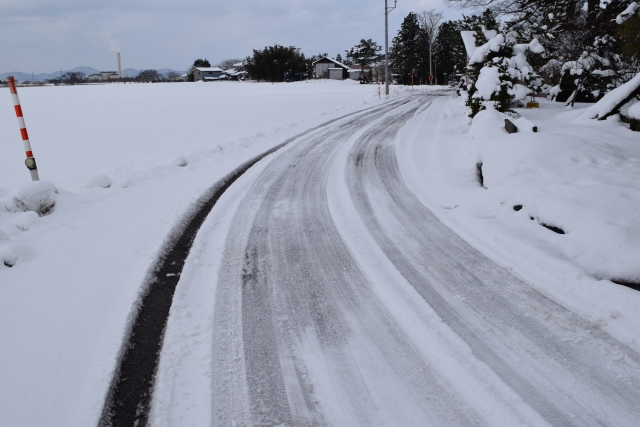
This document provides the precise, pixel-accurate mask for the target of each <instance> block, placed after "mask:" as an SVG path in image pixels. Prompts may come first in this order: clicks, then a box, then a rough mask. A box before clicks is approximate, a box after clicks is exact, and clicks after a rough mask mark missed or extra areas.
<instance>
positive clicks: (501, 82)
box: [467, 34, 544, 117]
mask: <svg viewBox="0 0 640 427" xmlns="http://www.w3.org/2000/svg"><path fill="white" fill-rule="evenodd" d="M543 52H544V48H543V47H542V45H541V44H540V43H539V42H538V40H536V39H534V40H532V41H531V42H530V43H526V44H525V43H520V44H515V45H510V44H509V43H507V42H506V40H505V36H504V35H503V34H498V35H497V36H496V37H494V38H493V39H491V40H489V41H488V42H487V43H485V44H483V45H482V46H480V47H478V48H477V49H476V51H475V52H474V54H473V56H472V57H471V59H470V60H469V69H470V71H471V73H472V75H477V78H474V79H473V83H472V85H471V87H470V88H469V91H468V98H467V105H468V106H469V107H470V108H471V114H470V116H471V117H473V116H475V115H476V114H477V113H478V112H479V111H481V110H483V109H485V108H486V106H487V105H490V106H492V107H494V108H495V109H496V110H498V111H500V112H503V113H509V112H512V110H511V101H512V100H513V99H514V98H516V97H518V98H523V97H524V96H526V95H527V93H530V92H537V91H539V87H540V86H541V84H542V81H541V79H540V76H538V74H537V73H536V72H535V71H534V70H533V68H532V67H531V65H530V64H529V62H528V60H527V55H528V54H532V55H541V54H542V53H543ZM518 83H524V85H526V86H527V87H528V89H527V88H525V86H522V85H519V84H518Z"/></svg>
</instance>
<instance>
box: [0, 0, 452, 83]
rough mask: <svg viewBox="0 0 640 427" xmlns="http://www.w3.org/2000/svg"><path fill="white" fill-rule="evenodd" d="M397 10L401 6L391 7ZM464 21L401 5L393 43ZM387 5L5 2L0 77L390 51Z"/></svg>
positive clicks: (254, 0)
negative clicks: (285, 51)
mask: <svg viewBox="0 0 640 427" xmlns="http://www.w3.org/2000/svg"><path fill="white" fill-rule="evenodd" d="M389 3H390V4H391V3H392V1H391V0H390V2H389ZM432 8H434V9H437V10H441V11H443V12H444V13H445V16H446V18H448V19H457V18H458V17H459V16H460V15H461V12H460V11H457V10H454V9H448V8H447V7H446V6H445V5H444V2H443V0H401V1H400V2H398V8H397V9H396V10H395V11H393V12H392V13H391V14H390V15H389V42H391V38H393V36H394V35H395V34H396V33H397V31H398V29H399V28H400V23H401V22H402V19H403V18H404V16H406V15H407V14H408V13H409V12H412V11H413V12H417V11H421V10H425V9H432ZM383 10H384V0H231V1H226V2H225V1H221V0H213V1H212V0H104V1H95V0H91V1H90V0H0V40H2V42H1V43H0V73H2V72H10V71H22V72H35V73H42V72H53V71H55V70H60V69H65V70H66V69H70V68H73V67H76V66H89V67H93V68H97V69H100V70H114V69H116V68H117V66H116V59H115V54H114V53H112V52H114V51H116V50H117V49H120V50H121V52H122V67H123V68H135V69H142V68H173V69H177V70H185V69H186V68H187V67H188V66H189V65H191V64H192V63H193V61H194V60H195V59H197V58H207V59H209V61H210V62H211V64H212V65H215V64H217V63H219V62H220V61H222V60H224V59H228V58H244V57H246V56H248V55H250V54H251V51H252V49H260V48H263V47H264V46H267V45H272V44H274V43H278V44H281V45H285V46H296V47H299V48H301V49H302V52H304V53H305V54H307V55H312V54H316V53H319V52H327V53H329V55H331V56H335V55H336V54H337V53H340V54H342V55H343V56H344V50H345V49H348V48H350V47H351V46H353V45H355V44H357V43H358V41H359V40H360V39H362V38H367V39H368V38H372V39H374V41H376V42H378V43H379V44H381V45H382V44H383V43H384V15H383Z"/></svg>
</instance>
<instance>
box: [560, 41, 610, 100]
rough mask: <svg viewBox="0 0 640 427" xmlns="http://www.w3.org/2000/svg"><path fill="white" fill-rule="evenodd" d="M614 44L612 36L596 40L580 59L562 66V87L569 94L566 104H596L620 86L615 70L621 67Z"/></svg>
mask: <svg viewBox="0 0 640 427" xmlns="http://www.w3.org/2000/svg"><path fill="white" fill-rule="evenodd" d="M614 43H615V40H614V39H613V37H611V36H608V35H607V36H604V37H596V40H595V41H594V43H593V46H589V47H588V48H587V50H585V51H584V52H583V53H582V55H580V57H579V58H578V59H577V60H575V61H567V62H565V63H564V64H563V65H562V73H563V75H562V81H561V83H560V88H561V89H562V91H563V92H564V94H568V99H566V100H567V102H572V101H578V102H594V101H595V100H596V99H597V98H598V96H599V95H604V94H605V93H607V92H609V91H610V90H611V89H613V88H615V87H616V86H618V85H619V83H618V82H617V80H618V73H617V72H616V69H618V68H620V57H619V55H616V54H613V53H612V51H613V49H612V45H613V44H614ZM562 98H563V97H559V100H561V101H562V100H563V99H562Z"/></svg>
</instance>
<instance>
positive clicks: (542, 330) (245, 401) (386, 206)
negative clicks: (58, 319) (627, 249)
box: [178, 93, 640, 426]
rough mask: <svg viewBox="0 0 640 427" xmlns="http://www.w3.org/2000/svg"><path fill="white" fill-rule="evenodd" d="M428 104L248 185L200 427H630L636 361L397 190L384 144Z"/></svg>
mask: <svg viewBox="0 0 640 427" xmlns="http://www.w3.org/2000/svg"><path fill="white" fill-rule="evenodd" d="M441 95H447V94H446V93H442V94H441ZM437 96H438V94H437V93H436V94H431V95H422V94H420V95H414V96H411V97H406V98H403V99H400V100H397V101H394V102H392V103H390V104H387V105H382V106H380V107H376V108H374V109H371V110H369V111H367V112H364V113H360V114H358V115H355V116H351V117H349V118H346V119H343V120H341V121H338V122H336V123H334V124H332V125H329V126H326V127H323V128H320V129H318V130H317V131H315V132H312V133H310V134H308V135H306V136H304V137H303V138H300V139H299V140H298V141H295V142H294V143H292V145H290V146H288V147H287V148H286V149H284V150H282V151H281V152H278V153H276V155H275V156H272V157H271V158H270V159H266V160H268V163H267V164H266V165H265V166H263V169H262V170H261V172H260V173H259V174H258V175H257V176H256V177H255V178H252V182H251V183H250V185H249V186H248V191H247V192H246V194H245V195H244V197H243V199H242V201H241V202H240V203H239V206H238V208H237V210H236V211H235V214H234V216H233V220H232V221H231V225H230V228H229V230H228V234H227V236H228V237H227V241H226V244H225V250H224V258H223V260H222V263H221V266H220V272H219V277H218V284H217V290H216V298H215V310H214V313H213V319H212V321H213V334H214V338H213V356H212V361H213V362H212V365H213V366H212V367H211V369H212V373H211V378H212V387H213V395H212V419H213V425H216V426H258V425H259V426H280V425H286V426H324V425H333V426H376V425H381V426H382V425H384V426H400V425H401V426H425V425H434V426H435V425H438V426H440V425H447V426H456V425H459V426H472V425H491V426H497V425H505V426H514V425H532V426H533V425H535V426H539V425H553V426H596V425H620V426H632V425H636V423H637V420H638V419H640V387H639V386H640V381H639V377H640V376H639V374H638V372H639V371H638V370H639V368H640V355H638V354H637V353H636V352H635V351H633V350H632V349H630V348H628V347H626V346H625V345H623V344H621V343H619V342H618V341H616V340H615V339H614V338H612V337H611V336H609V335H608V334H606V333H605V332H603V331H602V330H601V329H599V328H598V325H597V324H592V323H588V322H587V321H586V320H584V319H582V318H581V317H579V316H578V315H576V314H574V313H572V312H570V311H568V310H567V309H565V308H563V307H562V306H561V305H559V304H557V303H555V302H554V301H552V300H550V299H549V298H547V297H545V296H544V295H543V294H541V293H540V292H538V291H537V290H536V288H535V286H532V285H531V284H528V283H526V282H525V281H523V280H522V279H520V278H518V277H517V276H515V275H514V274H512V273H511V272H510V271H508V270H507V269H504V268H502V267H499V266H498V265H496V264H495V263H493V262H492V261H490V260H489V259H487V258H486V257H485V256H483V255H482V254H481V253H479V252H478V251H477V250H475V249H474V248H473V247H471V246H470V245H469V244H467V243H466V242H464V241H463V240H461V239H460V238H459V237H458V236H457V235H456V234H455V233H453V232H452V231H451V230H449V229H448V228H447V227H446V226H444V225H443V224H442V223H441V222H440V221H439V220H438V219H437V218H436V217H435V216H434V214H433V213H432V212H431V211H429V209H427V208H426V207H425V206H424V205H423V204H422V203H421V202H420V201H419V200H418V198H417V197H416V196H415V195H414V194H413V193H412V191H411V190H410V189H409V187H408V186H407V184H406V183H405V181H404V178H403V176H402V171H401V170H399V168H398V164H397V162H396V157H395V149H394V141H395V137H396V134H397V133H398V131H399V130H400V129H401V128H402V126H403V125H404V124H405V123H406V122H407V121H409V120H410V119H411V118H412V117H414V116H415V115H416V114H417V113H419V112H421V111H423V110H424V109H426V108H429V106H430V104H431V102H433V100H434V98H436V97H437ZM178 424H179V423H178Z"/></svg>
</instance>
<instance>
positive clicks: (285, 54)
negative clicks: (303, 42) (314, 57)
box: [245, 44, 308, 82]
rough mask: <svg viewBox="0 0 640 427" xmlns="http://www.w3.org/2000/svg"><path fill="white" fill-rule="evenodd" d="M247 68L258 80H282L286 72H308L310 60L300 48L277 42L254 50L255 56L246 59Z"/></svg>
mask: <svg viewBox="0 0 640 427" xmlns="http://www.w3.org/2000/svg"><path fill="white" fill-rule="evenodd" d="M245 61H246V62H245V64H246V65H245V70H246V71H247V72H248V73H249V75H250V76H251V77H252V78H253V79H255V80H258V81H268V82H282V81H284V79H285V73H287V72H293V73H294V74H295V73H299V72H302V73H304V72H308V62H307V60H306V59H305V57H304V54H302V53H300V49H298V48H297V47H294V46H289V47H285V46H280V45H278V44H275V45H273V46H267V47H265V48H264V49H262V50H256V49H254V50H253V56H249V57H247V59H246V60H245Z"/></svg>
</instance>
